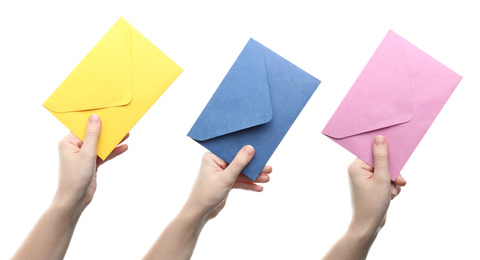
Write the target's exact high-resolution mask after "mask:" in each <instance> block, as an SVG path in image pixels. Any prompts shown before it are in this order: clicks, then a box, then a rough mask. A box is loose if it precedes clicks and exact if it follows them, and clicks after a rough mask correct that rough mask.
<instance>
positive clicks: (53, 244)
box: [12, 115, 128, 259]
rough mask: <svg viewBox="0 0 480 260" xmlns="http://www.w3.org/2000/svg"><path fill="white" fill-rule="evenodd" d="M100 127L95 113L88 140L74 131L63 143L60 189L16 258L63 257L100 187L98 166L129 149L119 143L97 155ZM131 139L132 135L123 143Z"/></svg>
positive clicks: (88, 127)
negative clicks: (76, 134)
mask: <svg viewBox="0 0 480 260" xmlns="http://www.w3.org/2000/svg"><path fill="white" fill-rule="evenodd" d="M100 130H101V120H100V117H99V116H98V115H92V116H90V118H89V120H88V122H87V128H86V133H85V138H84V142H82V141H81V140H80V139H78V138H77V137H76V136H75V135H74V134H73V133H69V134H68V135H66V136H65V137H64V138H63V139H62V140H61V141H60V142H59V144H58V150H59V156H60V167H59V176H58V187H57V191H56V193H55V195H54V197H53V199H52V202H51V203H50V205H49V207H48V208H47V209H46V210H45V212H44V213H43V215H42V216H41V217H40V219H39V220H38V221H37V223H36V224H35V226H34V227H33V229H32V230H31V231H30V233H29V234H28V236H27V238H26V239H25V241H23V243H22V244H21V246H20V247H19V249H18V250H17V252H16V253H15V255H14V256H13V257H12V259H63V257H64V256H65V253H66V252H67V249H68V246H69V244H70V240H71V238H72V235H73V232H74V230H75V226H76V224H77V222H78V220H79V218H80V216H81V215H82V212H83V211H84V210H85V208H86V207H87V206H88V205H89V204H90V202H91V201H92V199H93V195H94V194H95V191H96V189H97V170H98V167H99V166H100V165H102V164H103V163H105V162H106V161H109V160H111V159H113V158H115V157H117V156H119V155H121V154H123V153H124V152H125V151H127V149H128V146H127V145H126V144H123V145H119V146H117V147H116V148H115V149H114V150H113V151H112V153H111V154H110V155H109V156H108V157H107V158H106V159H105V161H103V160H101V159H100V158H99V157H97V140H98V136H99V135H100ZM127 138H128V134H127V136H126V137H125V138H124V139H123V140H122V142H123V141H124V140H126V139H127ZM120 143H121V142H120Z"/></svg>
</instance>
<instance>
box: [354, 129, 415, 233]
mask: <svg viewBox="0 0 480 260" xmlns="http://www.w3.org/2000/svg"><path fill="white" fill-rule="evenodd" d="M373 157H374V161H375V162H374V166H375V167H374V168H372V167H371V166H370V165H368V164H366V163H365V162H363V161H362V160H360V159H358V158H357V159H355V160H354V161H353V162H352V164H350V166H349V168H348V173H349V177H350V187H351V194H352V204H353V218H352V223H351V227H352V228H354V229H356V230H361V232H368V233H371V232H374V234H376V233H378V231H379V230H380V229H381V228H382V227H383V226H384V225H385V221H386V214H387V210H388V207H389V205H390V200H391V199H393V198H395V197H396V196H397V195H398V194H399V193H400V191H401V186H405V185H406V184H407V183H406V181H405V179H404V178H403V177H402V176H401V175H398V177H397V179H396V180H395V181H394V182H391V181H390V172H389V170H388V145H387V142H386V140H385V138H384V137H383V136H376V137H375V140H374V142H373ZM365 229H366V230H365ZM372 235H373V234H372Z"/></svg>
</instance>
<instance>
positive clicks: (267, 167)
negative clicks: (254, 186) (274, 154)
mask: <svg viewBox="0 0 480 260" xmlns="http://www.w3.org/2000/svg"><path fill="white" fill-rule="evenodd" d="M272 171H273V168H272V166H270V165H266V166H265V167H264V168H263V170H262V171H261V172H260V174H270V173H272Z"/></svg>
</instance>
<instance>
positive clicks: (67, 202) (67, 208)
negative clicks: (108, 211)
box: [49, 192, 86, 221]
mask: <svg viewBox="0 0 480 260" xmlns="http://www.w3.org/2000/svg"><path fill="white" fill-rule="evenodd" d="M49 207H50V208H51V209H52V210H54V211H55V212H58V213H59V214H61V215H65V216H68V217H69V218H71V219H72V220H75V221H76V220H78V218H80V215H81V214H82V212H83V210H84V209H85V207H86V206H83V205H82V203H81V202H78V201H76V200H75V199H73V198H72V197H70V196H65V195H62V194H61V193H59V192H57V193H55V196H54V197H53V200H52V202H51V203H50V206H49Z"/></svg>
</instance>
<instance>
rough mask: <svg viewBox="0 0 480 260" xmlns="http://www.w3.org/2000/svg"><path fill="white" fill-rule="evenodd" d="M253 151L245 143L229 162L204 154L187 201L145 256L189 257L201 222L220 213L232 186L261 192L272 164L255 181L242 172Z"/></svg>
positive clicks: (165, 257) (268, 178) (199, 230)
mask: <svg viewBox="0 0 480 260" xmlns="http://www.w3.org/2000/svg"><path fill="white" fill-rule="evenodd" d="M254 153H255V150H254V149H253V147H252V146H250V145H247V146H245V147H243V148H242V149H241V150H240V151H239V152H238V153H237V156H236V157H235V158H234V160H233V161H232V162H231V163H230V165H228V164H227V163H226V162H224V161H223V160H222V159H220V158H218V157H217V156H215V155H214V154H212V153H206V154H205V155H204V156H203V158H202V163H201V166H200V170H199V173H198V176H197V179H196V181H195V184H194V186H193V188H192V191H191V194H190V196H189V198H188V199H187V202H186V203H185V205H184V206H183V208H182V209H181V210H180V212H179V213H178V215H177V216H176V217H175V218H174V219H173V220H172V222H170V224H169V225H168V226H167V227H166V228H165V230H164V231H163V232H162V234H161V235H160V237H159V238H158V239H157V241H156V242H155V243H154V244H153V245H152V247H151V248H150V250H149V251H148V252H147V254H146V255H145V256H144V259H172V260H183V259H190V257H191V256H192V254H193V251H194V249H195V245H196V243H197V240H198V237H199V235H200V232H201V231H202V229H203V227H204V225H205V224H206V223H207V222H208V221H209V220H211V219H213V218H215V217H216V216H217V215H218V213H220V211H221V210H222V209H223V207H224V206H225V203H226V200H227V197H228V194H229V193H230V191H231V190H232V189H244V190H250V191H255V192H261V191H262V190H263V187H262V186H261V185H259V183H266V182H268V181H269V180H270V177H269V175H268V174H270V173H271V172H272V167H270V166H266V167H265V168H264V169H263V170H262V172H261V173H260V175H259V176H258V178H257V179H256V180H255V182H252V181H251V180H250V179H248V178H247V177H246V176H245V175H243V174H241V171H242V170H243V168H244V167H245V166H246V165H247V164H248V163H249V162H250V160H251V159H252V158H253V155H254Z"/></svg>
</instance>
